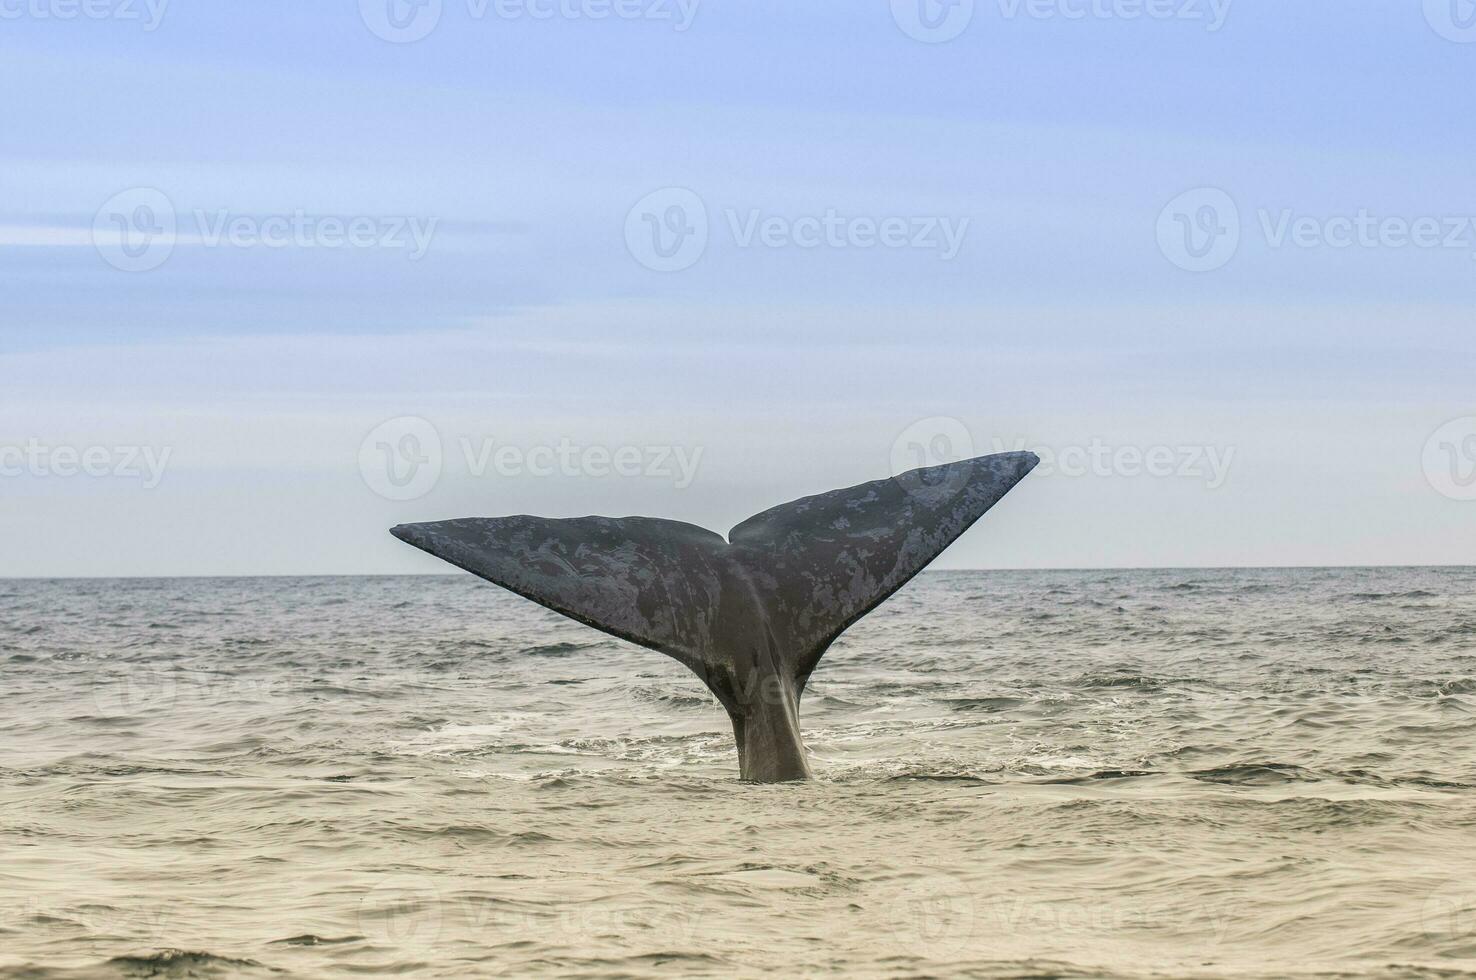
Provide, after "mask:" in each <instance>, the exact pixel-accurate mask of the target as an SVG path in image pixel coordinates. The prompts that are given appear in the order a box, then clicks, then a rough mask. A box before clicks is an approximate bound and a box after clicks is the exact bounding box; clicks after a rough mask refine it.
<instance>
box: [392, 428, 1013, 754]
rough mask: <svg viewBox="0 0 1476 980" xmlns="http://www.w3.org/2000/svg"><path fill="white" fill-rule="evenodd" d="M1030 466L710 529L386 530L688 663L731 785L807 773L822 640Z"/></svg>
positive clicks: (870, 491) (971, 464) (772, 512)
mask: <svg viewBox="0 0 1476 980" xmlns="http://www.w3.org/2000/svg"><path fill="white" fill-rule="evenodd" d="M1038 462H1039V459H1038V458H1037V457H1036V456H1035V455H1034V454H1033V453H1026V452H1015V453H998V454H995V455H992V456H981V457H978V458H976V459H969V460H963V461H960V462H956V463H946V464H943V465H941V466H932V467H925V468H923V469H918V470H912V471H910V472H908V473H904V474H902V475H900V476H897V477H892V478H889V479H885V480H875V481H872V482H870V483H862V484H860V485H858V486H854V487H849V488H847V489H844V490H832V491H829V492H828V493H821V494H816V495H814V496H810V497H802V498H800V499H799V500H794V501H791V502H789V503H786V504H780V505H779V506H777V507H773V508H770V509H769V510H766V511H764V512H762V513H760V514H756V515H755V516H753V517H750V518H749V519H748V520H746V521H743V522H742V523H741V524H739V525H737V526H736V527H734V528H733V529H732V531H730V532H729V534H728V538H727V539H726V540H724V538H723V537H722V536H721V535H718V534H715V533H713V532H712V531H708V530H706V529H704V528H700V527H697V526H695V525H692V524H684V523H681V522H679V521H667V520H660V519H656V518H649V517H622V518H609V517H578V518H566V519H555V518H543V517H529V516H517V517H497V518H461V519H458V520H449V521H436V522H432V523H425V524H402V525H400V526H398V527H395V528H392V529H391V532H390V533H392V534H394V535H395V537H397V538H399V539H400V540H402V541H405V542H407V543H409V544H412V545H414V546H415V547H417V548H420V549H422V550H424V551H427V552H429V553H431V554H433V555H435V556H437V557H439V558H442V559H445V560H446V561H448V562H450V563H451V564H453V565H456V566H457V567H459V568H462V569H465V570H466V571H469V572H471V573H473V574H475V575H478V576H481V577H482V578H484V579H487V580H488V581H490V582H494V583H496V584H497V585H500V586H502V587H503V588H506V589H509V590H511V591H513V592H516V593H517V594H518V595H521V596H523V597H525V598H528V599H531V600H533V601H534V602H537V603H539V604H540V605H543V606H546V607H548V608H549V609H552V610H554V611H555V612H559V613H562V614H564V615H565V616H568V617H570V618H571V619H575V620H577V621H579V622H581V623H584V624H585V625H588V626H593V627H594V628H595V629H599V630H603V631H604V632H606V633H610V634H612V635H614V636H617V637H620V638H621V639H624V640H629V641H631V642H633V643H637V644H640V645H641V646H645V647H649V648H651V649H654V650H658V651H660V652H662V653H665V654H667V655H668V656H671V657H673V658H675V659H676V660H678V661H680V662H681V663H683V664H685V665H686V666H687V667H689V668H690V669H691V670H692V671H693V672H695V673H696V674H697V675H698V676H699V677H700V678H702V680H703V681H704V682H705V683H706V684H707V685H708V687H709V688H710V689H711V690H712V691H713V693H714V695H716V696H717V698H718V700H719V701H720V702H721V703H722V704H723V706H724V707H725V708H726V709H727V711H728V714H729V716H730V718H731V719H732V721H733V730H734V735H735V738H736V740H737V742H738V749H739V763H740V768H741V770H742V774H743V776H744V778H747V779H756V780H762V781H772V780H778V779H795V778H804V777H805V776H807V775H808V774H809V769H808V764H807V762H806V760H805V754H804V748H803V743H802V742H801V741H800V738H799V725H798V705H799V698H800V696H801V695H802V694H803V692H804V687H805V683H806V681H807V680H808V679H809V677H810V675H811V674H812V673H813V672H814V670H815V668H816V666H817V665H818V664H819V662H820V658H821V657H822V656H824V654H825V651H826V649H828V648H829V646H830V644H831V643H832V642H833V641H834V640H835V638H836V637H838V636H839V635H840V634H841V633H842V632H844V631H845V629H846V628H847V627H849V626H850V625H851V624H852V623H854V622H856V620H858V619H860V618H861V617H862V616H864V615H866V614H867V613H868V612H870V611H871V610H872V609H874V608H875V607H876V606H877V605H878V604H880V603H881V602H882V601H883V600H884V599H886V598H887V596H889V595H891V594H892V593H893V592H895V591H897V590H898V589H899V588H901V587H902V586H903V585H905V584H906V583H907V582H908V580H910V579H911V578H912V577H913V576H914V575H916V574H917V573H918V572H920V571H922V569H923V568H924V567H926V566H927V565H928V563H929V562H931V561H932V560H933V559H934V558H936V557H937V556H938V555H939V554H940V553H941V552H942V551H943V549H945V548H947V547H948V546H949V545H950V544H952V543H953V541H954V540H955V539H957V538H958V536H959V535H961V534H963V532H964V531H966V530H968V528H969V527H970V526H971V525H973V523H974V522H975V521H977V520H978V519H979V518H980V517H982V516H983V515H984V513H985V512H986V511H988V510H989V508H991V507H993V506H994V505H995V504H996V503H997V502H998V501H999V500H1000V498H1001V497H1003V496H1004V495H1005V494H1006V493H1007V492H1008V491H1009V490H1010V488H1012V487H1013V486H1014V485H1015V484H1016V483H1018V482H1019V481H1020V480H1021V479H1023V478H1024V477H1025V475H1026V474H1028V473H1029V472H1030V471H1031V470H1032V469H1033V468H1034V467H1035V465H1036V464H1037V463H1038Z"/></svg>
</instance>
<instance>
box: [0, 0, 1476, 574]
mask: <svg viewBox="0 0 1476 980" xmlns="http://www.w3.org/2000/svg"><path fill="white" fill-rule="evenodd" d="M1473 78H1476V6H1473V4H1472V3H1471V0H1399V2H1392V0H1377V2H1375V0H1298V2H1297V3H1287V2H1285V0H1213V2H1212V0H972V2H970V0H953V2H951V3H942V2H939V0H847V2H840V0H809V2H806V3H803V4H800V3H794V2H782V3H781V2H764V0H742V2H740V0H320V2H314V3H310V4H308V3H300V2H299V3H287V2H285V0H284V2H278V0H254V2H252V3H250V4H216V3H210V4H207V3H204V2H201V0H0V91H4V92H5V93H6V94H5V97H4V98H3V99H0V378H3V382H0V540H3V542H4V545H3V547H0V577H18V576H94V575H95V576H114V575H118V576H124V575H257V574H319V573H321V574H353V573H396V572H434V571H443V570H446V569H445V566H443V565H440V564H439V563H437V562H436V561H435V560H434V559H432V558H430V557H428V556H425V555H422V554H420V553H418V552H415V551H413V550H412V549H410V548H408V547H406V546H405V545H403V544H401V543H400V542H398V541H396V540H394V539H392V538H391V537H390V536H389V535H388V534H386V533H385V529H386V528H388V527H389V526H391V525H393V524H396V523H402V522H408V521H421V520H436V519H442V518H449V517H462V516H497V515H503V514H516V513H532V514H541V515H546V516H553V517H559V516H577V515H584V514H591V513H595V514H607V515H612V516H620V515H626V514H645V515H649V516H658V517H669V518H673V519H677V520H685V521H690V522H693V523H697V524H701V525H704V526H707V527H711V528H713V529H715V530H718V531H719V532H725V531H726V530H727V529H728V528H730V527H732V526H733V525H734V524H737V523H738V522H739V521H741V520H742V519H743V518H745V517H747V516H749V515H751V514H753V513H756V512H758V511H760V510H763V509H765V508H767V507H769V506H771V505H773V504H775V503H778V502H781V501H783V500H788V499H792V498H794V497H798V496H802V495H805V494H809V493H816V492H820V491H823V490H827V489H831V488H834V487H841V486H847V485H851V484H855V483H859V482H863V481H866V480H871V479H877V478H881V477H885V476H887V475H889V474H891V473H894V472H899V471H901V470H904V469H907V468H910V467H911V466H913V465H918V464H919V463H922V462H941V461H946V460H948V459H953V458H959V457H961V456H966V455H978V454H983V453H987V452H994V451H1001V450H1011V449H1017V448H1027V449H1033V450H1036V451H1037V452H1039V453H1040V454H1041V455H1042V458H1043V463H1042V465H1041V467H1040V468H1039V469H1038V470H1037V471H1036V472H1035V473H1034V474H1032V475H1031V476H1030V477H1029V478H1028V479H1027V480H1026V481H1024V482H1023V483H1022V484H1020V485H1019V486H1018V487H1017V488H1016V489H1015V490H1014V491H1013V492H1012V493H1011V494H1010V495H1009V496H1008V497H1007V498H1006V499H1005V501H1004V502H1002V503H1001V504H1000V505H999V506H998V507H997V508H996V509H995V510H994V511H992V512H991V513H990V514H989V515H988V516H987V517H986V518H985V519H984V520H983V521H981V522H980V524H979V525H978V526H976V527H975V528H974V529H973V530H972V531H970V532H969V533H968V534H967V535H965V536H964V537H963V538H962V539H961V540H960V541H959V542H958V543H956V544H955V545H954V546H953V547H952V548H951V549H950V550H949V551H948V552H946V553H945V554H944V555H943V557H942V558H940V559H939V562H938V563H937V567H952V568H1051V567H1072V568H1081V567H1140V566H1237V565H1250V566H1254V565H1327V564H1333V565H1338V564H1468V563H1470V562H1471V560H1472V556H1473V555H1476V383H1473V382H1476V329H1473V326H1476V220H1473V219H1476V181H1473V180H1472V177H1471V160H1472V159H1473V150H1476V127H1473V126H1472V125H1471V123H1470V91H1471V80H1472V79H1473Z"/></svg>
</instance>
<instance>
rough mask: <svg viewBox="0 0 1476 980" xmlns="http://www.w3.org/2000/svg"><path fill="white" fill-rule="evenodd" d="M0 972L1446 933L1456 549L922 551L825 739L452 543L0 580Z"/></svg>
mask: <svg viewBox="0 0 1476 980" xmlns="http://www.w3.org/2000/svg"><path fill="white" fill-rule="evenodd" d="M0 706H3V711H0V857H3V863H0V974H3V975H14V976H18V977H19V976H28V977H32V976H34V977H70V976H89V977H90V976H137V975H158V976H240V975H248V976H249V975H261V976H275V975H280V974H281V973H282V972H284V971H285V972H286V973H290V974H303V975H313V976H325V975H351V974H362V973H366V972H370V973H373V972H401V973H412V972H413V973H416V974H418V975H428V976H446V977H458V976H465V975H469V974H480V973H490V972H495V971H507V972H511V973H515V974H518V975H530V974H532V975H537V974H552V975H590V976H610V975H632V974H645V973H652V972H666V973H672V974H676V975H693V974H712V975H728V974H731V973H733V972H735V971H737V972H757V971H773V972H779V973H801V974H806V975H811V974H816V973H823V972H843V973H846V974H856V973H859V974H886V975H892V974H908V973H924V974H926V973H940V972H953V971H962V972H973V973H975V974H979V975H1000V976H1015V975H1064V976H1146V975H1164V974H1167V975H1175V976H1180V975H1186V974H1192V975H1215V976H1220V975H1224V976H1237V977H1239V976H1282V975H1287V974H1292V973H1301V974H1326V975H1352V974H1381V975H1410V976H1420V975H1428V976H1441V975H1447V973H1450V974H1454V973H1458V972H1462V971H1465V970H1472V969H1476V884H1473V882H1476V571H1472V570H1469V569H1382V570H1371V569H1343V570H1323V569H1305V570H1295V571H1291V570H1239V571H1203V570H1194V571H1148V572H1143V571H1123V572H1104V571H1087V572H1032V573H1024V572H993V573H983V572H967V573H965V572H958V573H944V572H939V573H927V574H924V575H923V576H921V577H919V578H918V579H917V580H915V581H914V582H913V583H912V584H911V585H910V586H908V587H907V588H906V589H905V590H904V591H903V592H901V593H899V594H898V595H897V596H896V597H894V598H893V599H892V600H890V601H888V602H887V603H886V604H884V605H883V606H882V607H880V608H879V609H878V610H877V611H876V612H875V613H873V614H872V615H871V616H869V617H868V618H866V619H865V620H863V621H862V622H861V623H859V624H858V625H857V626H855V627H853V628H852V630H851V631H849V632H848V633H847V634H846V635H845V636H843V637H842V638H841V640H840V641H838V642H837V643H836V645H835V646H834V647H833V648H832V649H831V651H830V653H829V654H828V655H827V657H826V659H825V661H824V662H823V664H822V667H821V669H820V671H819V672H818V673H817V674H816V675H815V677H814V679H813V680H812V682H811V687H810V690H809V692H808V693H807V694H806V697H805V704H804V706H803V709H804V710H803V715H802V722H803V727H804V730H805V734H806V742H807V744H808V746H809V748H810V749H811V751H812V754H813V756H814V768H815V770H816V772H817V774H818V775H819V777H820V778H819V779H818V780H817V781H816V782H814V783H811V784H804V785H777V786H752V785H745V784H741V783H739V782H737V781H736V770H737V765H736V758H735V753H734V750H733V745H732V734H731V729H730V728H729V726H728V723H727V720H726V717H725V716H724V715H723V713H722V711H721V709H719V708H718V707H717V706H716V704H714V703H713V701H712V699H711V698H710V696H709V695H708V694H707V692H706V691H705V689H704V688H703V687H702V686H701V684H700V682H698V681H697V680H696V679H695V678H693V677H690V676H688V675H687V674H686V673H685V671H684V669H683V668H682V667H680V666H679V665H677V664H676V663H675V662H673V661H669V660H667V659H666V658H664V657H661V656H660V655H658V654H655V653H652V652H649V651H645V650H640V649H637V648H635V647H632V646H629V645H627V644H624V643H621V642H619V641H616V640H613V639H606V638H604V637H602V636H600V635H599V634H596V633H594V632H592V631H590V630H588V629H586V628H584V627H581V626H579V625H577V624H575V623H572V622H569V621H567V620H564V619H562V618H560V617H558V616H555V615H554V614H552V613H549V612H547V611H545V610H542V609H540V608H538V607H536V606H534V605H532V604H531V603H527V602H524V601H522V600H520V599H517V598H516V597H514V596H511V595H509V594H507V593H504V592H501V591H500V590H497V589H495V588H492V587H490V586H487V585H485V584H483V583H480V582H478V581H476V580H474V579H472V578H470V577H469V576H448V577H435V578H359V579H355V578H319V579H209V580H205V579H201V580H152V581H148V580H131V581H55V582H39V581H37V582H31V581H3V582H0Z"/></svg>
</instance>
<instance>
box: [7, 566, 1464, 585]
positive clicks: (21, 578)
mask: <svg viewBox="0 0 1476 980" xmlns="http://www.w3.org/2000/svg"><path fill="white" fill-rule="evenodd" d="M1389 569H1476V565H1450V564H1412V565H1411V564H1389V565H1100V566H1084V565H1061V566H1049V567H1035V568H927V569H923V570H922V571H921V572H919V573H918V575H919V577H920V576H922V575H932V574H947V573H951V572H1254V571H1259V572H1276V571H1354V570H1359V571H1362V570H1368V571H1373V570H1389ZM467 574H470V573H467V572H241V573H224V574H220V573H217V574H185V575H0V582H131V581H156V580H157V581H169V580H178V579H184V580H189V579H240V578H259V579H300V578H460V577H462V576H463V575H467ZM472 577H473V578H475V577H477V576H475V575H473V576H472Z"/></svg>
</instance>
